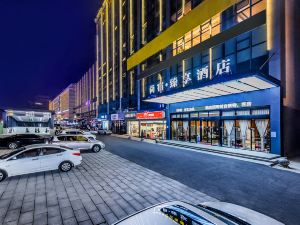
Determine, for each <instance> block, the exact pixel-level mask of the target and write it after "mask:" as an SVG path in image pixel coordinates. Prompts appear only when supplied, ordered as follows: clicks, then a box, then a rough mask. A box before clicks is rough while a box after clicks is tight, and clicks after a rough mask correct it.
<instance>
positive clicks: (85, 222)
mask: <svg viewBox="0 0 300 225" xmlns="http://www.w3.org/2000/svg"><path fill="white" fill-rule="evenodd" d="M79 225H93V222H92V221H91V220H86V221H83V222H80V223H79Z"/></svg>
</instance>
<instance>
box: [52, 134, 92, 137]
mask: <svg viewBox="0 0 300 225" xmlns="http://www.w3.org/2000/svg"><path fill="white" fill-rule="evenodd" d="M87 135H89V134H58V135H56V137H62V136H64V137H73V136H87Z"/></svg>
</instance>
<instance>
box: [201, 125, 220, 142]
mask: <svg viewBox="0 0 300 225" xmlns="http://www.w3.org/2000/svg"><path fill="white" fill-rule="evenodd" d="M201 124H202V126H201V139H202V140H201V143H204V144H210V145H219V144H220V127H219V121H217V120H202V121H201Z"/></svg>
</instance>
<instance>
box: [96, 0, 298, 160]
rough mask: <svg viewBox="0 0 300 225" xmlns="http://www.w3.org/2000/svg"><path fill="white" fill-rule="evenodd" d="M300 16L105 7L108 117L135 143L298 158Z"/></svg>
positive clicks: (249, 3) (196, 1)
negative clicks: (162, 142)
mask: <svg viewBox="0 0 300 225" xmlns="http://www.w3.org/2000/svg"><path fill="white" fill-rule="evenodd" d="M298 8H299V5H297V3H296V1H284V0H156V1H150V0H137V1H133V0H106V1H104V2H103V5H102V7H101V9H100V10H99V13H98V15H97V18H96V24H97V63H96V65H97V68H98V75H99V117H101V116H104V117H105V119H107V120H112V121H114V120H116V121H118V122H117V123H119V124H120V126H125V127H126V131H127V133H128V134H129V135H132V136H140V137H141V136H142V137H145V138H162V139H171V140H178V141H184V142H195V143H200V144H205V145H213V146H223V147H227V148H238V149H245V150H253V151H266V152H270V153H273V154H278V155H286V156H294V155H298V154H299V152H300V143H298V141H297V135H298V136H299V134H300V131H299V128H297V127H299V126H300V119H298V117H297V113H298V112H299V109H300V99H299V98H297V95H298V96H299V90H298V89H297V83H298V82H299V81H298V80H297V79H296V74H298V72H299V69H298V67H297V65H296V63H295V61H296V57H297V49H299V47H298V45H299V44H298V42H297V39H298V40H299V31H297V29H296V27H297V26H296V22H295V21H297V19H299V18H298V16H297V9H298ZM112 114H113V116H112ZM116 115H117V116H116ZM292 124H293V125H295V126H291V125H292ZM297 125H298V126H297Z"/></svg>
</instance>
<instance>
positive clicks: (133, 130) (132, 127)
mask: <svg viewBox="0 0 300 225" xmlns="http://www.w3.org/2000/svg"><path fill="white" fill-rule="evenodd" d="M127 134H129V135H131V136H133V137H139V136H140V125H139V121H128V122H127Z"/></svg>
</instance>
